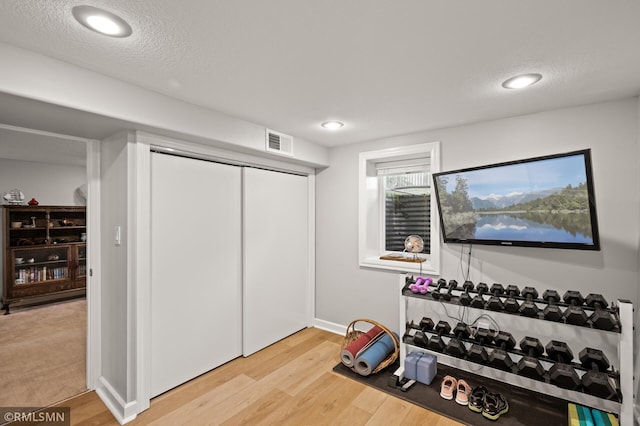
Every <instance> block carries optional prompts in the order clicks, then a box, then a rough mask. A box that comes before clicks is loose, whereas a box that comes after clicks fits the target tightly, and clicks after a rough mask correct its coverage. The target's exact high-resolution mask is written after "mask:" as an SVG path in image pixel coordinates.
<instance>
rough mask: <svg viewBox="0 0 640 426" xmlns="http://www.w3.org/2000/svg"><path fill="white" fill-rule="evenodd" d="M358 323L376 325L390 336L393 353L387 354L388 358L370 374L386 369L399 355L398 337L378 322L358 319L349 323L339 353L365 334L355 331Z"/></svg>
mask: <svg viewBox="0 0 640 426" xmlns="http://www.w3.org/2000/svg"><path fill="white" fill-rule="evenodd" d="M358 322H366V323H369V324H372V325H377V326H378V327H380V328H381V329H382V330H383V331H384V332H385V333H387V334H388V335H389V336H391V340H393V348H394V350H393V352H391V353H390V354H389V356H387V357H386V358H385V359H383V360H382V362H381V363H380V364H378V366H377V367H376V368H374V369H373V371H372V372H371V374H375V373H377V372H378V371H381V370H382V369H384V368H387V367H388V366H389V365H391V364H393V363H394V362H395V360H396V359H398V355H399V354H400V341H399V340H398V337H397V336H396V335H395V334H393V333H392V332H391V330H389V329H388V328H387V327H385V326H384V325H382V324H380V323H379V322H376V321H374V320H370V319H364V318H359V319H356V320H353V321H351V323H350V324H349V325H348V326H347V333H346V334H345V336H344V341H343V342H342V347H341V348H340V350H341V351H342V350H343V349H344V348H346V347H347V346H349V345H350V344H351V343H353V342H355V341H356V340H358V337H360V336H362V335H363V334H365V332H364V331H361V330H356V323H358ZM352 369H353V368H352Z"/></svg>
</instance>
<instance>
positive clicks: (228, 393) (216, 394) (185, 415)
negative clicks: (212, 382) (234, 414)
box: [140, 374, 256, 425]
mask: <svg viewBox="0 0 640 426" xmlns="http://www.w3.org/2000/svg"><path fill="white" fill-rule="evenodd" d="M255 383H256V382H255V380H253V379H251V378H250V377H247V376H245V375H244V374H243V375H239V376H236V377H234V378H233V379H232V380H229V381H228V382H226V383H224V384H223V385H220V386H216V387H215V388H213V389H211V390H210V391H209V392H206V393H204V394H202V395H200V396H198V397H197V398H194V399H192V400H191V401H189V402H188V403H186V404H183V405H181V406H179V407H175V408H176V409H175V410H173V411H171V412H170V413H167V414H166V415H164V416H162V417H161V418H159V419H156V421H151V422H149V421H148V420H149V419H142V418H141V419H140V421H144V422H145V424H148V425H158V424H165V423H166V422H169V423H171V424H176V425H177V424H181V422H182V421H183V420H184V419H191V418H196V417H199V416H201V415H202V413H203V412H205V411H207V410H208V409H210V408H213V407H220V406H221V405H224V404H225V402H226V401H227V400H228V399H229V398H230V397H232V396H233V395H234V394H237V393H243V392H244V391H246V390H247V389H249V388H251V386H255Z"/></svg>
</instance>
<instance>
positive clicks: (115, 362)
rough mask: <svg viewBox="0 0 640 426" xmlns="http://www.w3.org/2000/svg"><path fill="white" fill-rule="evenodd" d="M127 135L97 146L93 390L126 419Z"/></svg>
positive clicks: (128, 148) (127, 386) (127, 367)
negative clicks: (96, 377) (97, 323)
mask: <svg viewBox="0 0 640 426" xmlns="http://www.w3.org/2000/svg"><path fill="white" fill-rule="evenodd" d="M129 137H130V136H129V135H128V134H125V133H122V134H119V135H116V136H114V137H111V138H108V139H106V140H104V141H102V143H101V162H100V172H101V187H100V195H101V200H100V202H101V210H102V211H101V212H100V213H101V214H100V220H101V224H100V229H101V235H102V238H101V247H100V249H101V250H100V251H101V271H102V272H101V273H102V276H101V288H102V292H101V307H100V311H101V312H102V318H101V339H102V341H101V345H100V346H101V350H102V353H101V359H102V375H101V377H100V386H102V389H101V387H100V386H99V387H98V392H99V393H101V396H103V399H105V398H104V397H105V395H106V399H107V401H106V402H107V403H108V404H109V402H112V401H114V402H112V406H110V408H112V412H113V408H114V407H115V408H116V412H114V415H116V417H119V418H124V417H127V416H126V414H125V413H124V410H123V406H124V405H126V404H127V403H129V402H130V400H131V399H130V395H131V393H132V389H131V386H130V384H129V382H128V378H129V376H128V375H129V374H131V371H130V370H129V364H128V354H129V351H128V345H129V340H128V336H129V321H130V316H129V315H128V307H129V304H130V303H133V301H131V300H129V297H128V275H127V266H128V265H127V250H128V244H126V241H127V237H128V229H127V214H128V211H127V206H128V197H127V194H128V193H129V190H130V189H129V186H130V178H129V175H128V162H129V161H130V158H129V157H130V155H131V154H130V147H129V143H128V138H129ZM116 226H120V227H121V241H122V243H121V245H115V243H114V228H115V227H116Z"/></svg>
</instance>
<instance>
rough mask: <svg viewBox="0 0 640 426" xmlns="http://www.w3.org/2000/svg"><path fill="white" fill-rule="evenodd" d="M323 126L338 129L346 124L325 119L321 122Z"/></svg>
mask: <svg viewBox="0 0 640 426" xmlns="http://www.w3.org/2000/svg"><path fill="white" fill-rule="evenodd" d="M321 126H322V127H324V128H325V129H327V130H337V129H339V128H340V127H342V126H344V123H341V122H339V121H325V122H324V123H322V124H321Z"/></svg>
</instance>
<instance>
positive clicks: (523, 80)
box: [502, 73, 542, 89]
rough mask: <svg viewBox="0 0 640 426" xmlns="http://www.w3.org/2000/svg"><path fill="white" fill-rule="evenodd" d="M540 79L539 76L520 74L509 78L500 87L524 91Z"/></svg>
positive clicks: (540, 76)
mask: <svg viewBox="0 0 640 426" xmlns="http://www.w3.org/2000/svg"><path fill="white" fill-rule="evenodd" d="M541 78H542V75H541V74H536V73H532V74H522V75H517V76H515V77H511V78H510V79H508V80H505V81H504V82H503V83H502V87H504V88H505V89H524V88H525V87H529V86H531V85H532V84H535V83H537V82H538V81H540V79H541Z"/></svg>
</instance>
